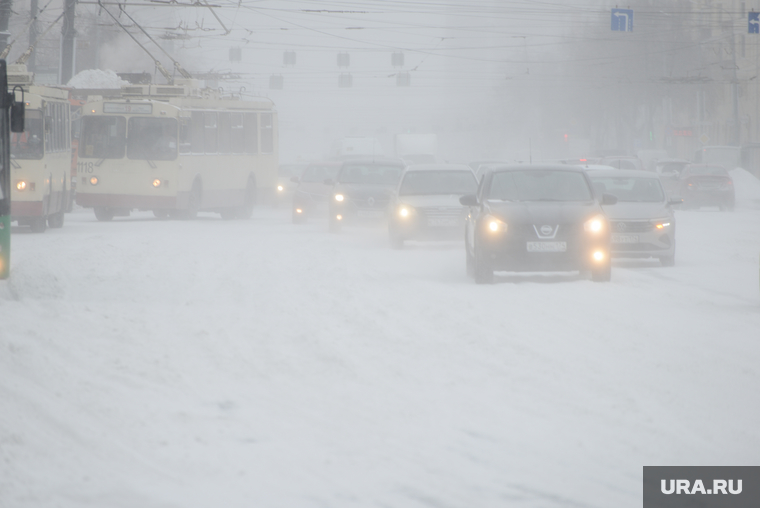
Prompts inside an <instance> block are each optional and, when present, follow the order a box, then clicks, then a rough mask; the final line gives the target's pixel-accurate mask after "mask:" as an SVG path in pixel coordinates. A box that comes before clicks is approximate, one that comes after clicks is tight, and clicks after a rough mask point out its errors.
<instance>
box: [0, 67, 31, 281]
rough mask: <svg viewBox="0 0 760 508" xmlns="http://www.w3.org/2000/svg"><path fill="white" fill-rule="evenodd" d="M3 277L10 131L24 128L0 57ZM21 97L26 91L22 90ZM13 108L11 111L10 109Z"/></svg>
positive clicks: (7, 255) (1, 274)
mask: <svg viewBox="0 0 760 508" xmlns="http://www.w3.org/2000/svg"><path fill="white" fill-rule="evenodd" d="M0 90H1V91H2V93H0V111H1V112H2V114H0V279H7V278H8V275H9V274H10V267H11V196H12V194H11V143H10V141H11V140H10V137H11V132H14V133H20V132H24V102H23V101H21V102H16V100H15V93H8V92H7V90H8V68H7V65H6V62H5V60H0ZM19 91H20V93H21V95H22V98H25V97H23V95H24V93H23V91H21V90H19ZM9 111H10V112H9Z"/></svg>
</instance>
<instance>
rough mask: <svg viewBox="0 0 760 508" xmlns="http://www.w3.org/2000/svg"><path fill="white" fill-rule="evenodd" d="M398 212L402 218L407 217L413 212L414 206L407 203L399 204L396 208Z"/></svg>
mask: <svg viewBox="0 0 760 508" xmlns="http://www.w3.org/2000/svg"><path fill="white" fill-rule="evenodd" d="M398 214H399V216H400V217H401V218H402V219H408V218H409V217H410V216H411V215H413V214H414V208H412V207H411V206H407V205H401V206H400V207H399V209H398Z"/></svg>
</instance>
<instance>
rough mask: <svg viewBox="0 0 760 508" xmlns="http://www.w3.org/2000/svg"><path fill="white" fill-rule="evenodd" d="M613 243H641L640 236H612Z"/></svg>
mask: <svg viewBox="0 0 760 508" xmlns="http://www.w3.org/2000/svg"><path fill="white" fill-rule="evenodd" d="M611 241H612V243H639V235H617V234H614V235H612V238H611Z"/></svg>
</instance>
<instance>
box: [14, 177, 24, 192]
mask: <svg viewBox="0 0 760 508" xmlns="http://www.w3.org/2000/svg"><path fill="white" fill-rule="evenodd" d="M16 188H17V189H18V190H20V191H22V190H24V189H26V182H25V181H23V180H21V181H20V182H18V183H16Z"/></svg>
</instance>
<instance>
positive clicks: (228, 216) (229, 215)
mask: <svg viewBox="0 0 760 508" xmlns="http://www.w3.org/2000/svg"><path fill="white" fill-rule="evenodd" d="M219 214H220V215H221V216H222V219H223V220H232V219H234V218H235V217H237V209H235V208H223V209H221V210H219Z"/></svg>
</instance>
